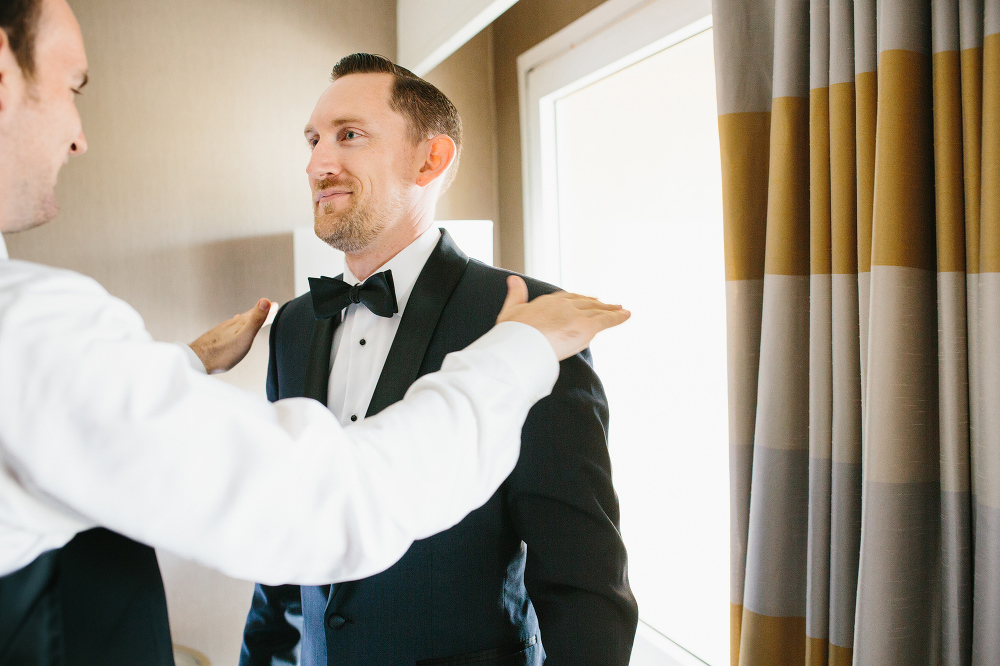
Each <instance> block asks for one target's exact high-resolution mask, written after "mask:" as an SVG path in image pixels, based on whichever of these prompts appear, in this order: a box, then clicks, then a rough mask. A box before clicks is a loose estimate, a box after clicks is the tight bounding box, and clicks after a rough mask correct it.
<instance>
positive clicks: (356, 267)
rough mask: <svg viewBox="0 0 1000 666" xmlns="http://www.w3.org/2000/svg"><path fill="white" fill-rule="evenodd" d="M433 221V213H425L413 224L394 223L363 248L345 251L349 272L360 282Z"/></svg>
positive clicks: (417, 236) (419, 234)
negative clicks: (357, 250) (389, 230)
mask: <svg viewBox="0 0 1000 666" xmlns="http://www.w3.org/2000/svg"><path fill="white" fill-rule="evenodd" d="M433 222H434V215H433V213H432V214H431V215H425V216H423V217H422V218H421V219H420V220H418V221H416V222H415V223H413V224H405V225H394V227H393V230H392V231H391V232H390V233H387V234H383V235H382V236H381V237H379V238H377V239H376V240H375V241H374V242H372V243H371V244H370V245H368V246H367V247H366V248H364V249H363V250H361V251H359V252H356V253H346V254H345V260H346V261H347V267H348V268H349V269H351V273H352V274H353V275H354V277H356V278H357V279H358V280H361V281H362V282H363V281H365V280H367V279H368V277H369V276H371V275H372V274H373V273H374V272H375V271H377V270H378V269H379V268H381V267H382V266H384V265H385V264H386V263H387V262H388V261H389V260H390V259H392V258H393V257H395V256H396V255H397V254H399V253H400V252H402V251H403V250H405V249H406V248H407V247H409V246H410V244H411V243H412V242H413V241H415V240H417V239H418V238H420V236H421V235H422V234H423V233H424V232H425V231H427V228H428V227H430V226H431V224H432V223H433Z"/></svg>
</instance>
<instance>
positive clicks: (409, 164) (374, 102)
mask: <svg viewBox="0 0 1000 666" xmlns="http://www.w3.org/2000/svg"><path fill="white" fill-rule="evenodd" d="M392 81H393V79H392V76H391V75H389V74H351V75H348V76H345V77H343V78H340V79H337V80H336V81H334V82H333V83H332V84H330V86H329V87H328V88H327V89H326V91H324V92H323V94H322V95H321V96H320V98H319V101H318V102H317V103H316V108H315V109H314V110H313V113H312V116H311V117H310V119H309V124H308V125H307V126H306V130H305V134H306V141H307V142H308V143H309V146H310V147H311V150H312V157H311V158H310V160H309V165H308V167H307V169H306V170H307V171H308V173H309V185H310V186H311V188H312V192H313V211H314V214H315V218H316V224H315V228H316V235H317V236H319V237H320V238H321V239H323V240H324V241H326V242H327V243H329V244H330V245H332V246H333V247H335V248H337V249H339V250H342V251H344V252H347V253H359V252H362V251H364V250H365V249H366V248H368V247H369V246H370V245H371V244H372V242H373V241H375V240H376V239H378V238H379V236H380V235H381V234H382V233H383V232H384V231H386V230H387V229H389V228H391V227H392V226H393V225H395V224H396V223H398V222H399V221H400V219H401V218H402V217H403V216H404V213H405V212H406V211H407V209H408V207H409V206H410V201H411V195H412V193H413V191H414V189H415V188H417V185H416V184H415V182H414V180H413V178H412V175H413V173H414V164H415V160H416V146H415V145H414V143H413V141H412V139H411V138H410V135H409V123H408V121H407V120H406V118H404V117H403V116H401V115H399V114H398V113H396V112H395V111H393V110H392V109H391V108H390V107H389V99H390V93H391V88H392Z"/></svg>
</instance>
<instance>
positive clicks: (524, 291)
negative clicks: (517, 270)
mask: <svg viewBox="0 0 1000 666" xmlns="http://www.w3.org/2000/svg"><path fill="white" fill-rule="evenodd" d="M527 302H528V285H526V284H525V283H524V280H523V279H521V278H520V277H518V276H517V275H510V276H508V277H507V298H505V299H504V302H503V307H502V308H501V309H500V315H499V316H498V317H497V321H505V320H506V319H507V316H508V315H509V314H510V311H511V310H513V309H514V308H515V307H517V306H518V305H524V304H525V303H527Z"/></svg>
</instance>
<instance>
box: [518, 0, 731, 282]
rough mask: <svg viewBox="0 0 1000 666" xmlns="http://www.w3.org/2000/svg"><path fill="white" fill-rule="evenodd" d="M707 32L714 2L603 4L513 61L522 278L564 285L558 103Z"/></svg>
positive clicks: (615, 0)
mask: <svg viewBox="0 0 1000 666" xmlns="http://www.w3.org/2000/svg"><path fill="white" fill-rule="evenodd" d="M711 27H712V3H711V0H608V1H607V2H605V3H604V4H602V5H599V6H598V7H597V8H596V9H594V10H593V11H591V12H590V13H588V14H586V15H584V16H583V17H581V18H579V19H578V20H576V21H575V22H573V23H571V24H570V25H568V26H567V27H565V28H564V29H562V30H561V31H559V32H557V33H556V34H555V35H552V36H551V37H549V38H548V39H546V40H545V41H543V42H541V43H540V44H538V45H537V46H535V47H533V48H531V49H530V50H528V51H525V52H524V53H523V54H521V55H520V56H518V58H517V82H518V93H519V95H518V98H519V100H520V111H521V162H522V167H521V177H522V187H523V192H524V195H523V196H524V264H525V272H526V273H527V274H529V275H531V276H533V277H537V278H540V279H542V280H545V281H547V282H552V283H554V284H561V283H562V276H561V267H560V258H559V204H558V199H557V196H556V192H557V189H556V188H557V182H558V180H557V177H558V174H557V171H556V131H555V107H556V101H558V100H559V99H560V98H562V97H565V96H567V95H570V94H572V93H574V92H576V91H577V90H580V89H581V88H584V87H586V86H588V85H590V84H591V83H594V82H595V81H598V80H600V79H602V78H604V77H606V76H608V75H610V74H613V73H615V72H617V71H619V70H621V69H624V68H626V67H628V66H629V65H633V64H635V63H637V62H639V61H640V60H643V59H644V58H647V57H649V56H651V55H653V54H655V53H658V52H659V51H662V50H663V49H666V48H669V47H671V46H673V45H674V44H677V43H679V42H682V41H684V40H685V39H687V38H689V37H692V36H694V35H696V34H698V33H700V32H703V31H705V30H707V29H709V28H711Z"/></svg>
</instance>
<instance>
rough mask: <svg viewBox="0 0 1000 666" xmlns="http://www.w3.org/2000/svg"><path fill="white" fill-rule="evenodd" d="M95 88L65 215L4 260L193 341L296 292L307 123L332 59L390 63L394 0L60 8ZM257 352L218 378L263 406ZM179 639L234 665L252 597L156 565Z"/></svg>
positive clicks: (116, 0)
mask: <svg viewBox="0 0 1000 666" xmlns="http://www.w3.org/2000/svg"><path fill="white" fill-rule="evenodd" d="M70 4H71V6H72V7H73V9H74V10H75V11H76V13H77V16H78V18H79V20H80V23H81V26H82V28H83V33H84V37H85V39H86V42H87V47H88V55H89V58H90V78H91V83H90V84H89V85H88V86H87V89H86V91H85V94H84V95H83V97H82V98H80V100H79V106H80V110H81V114H82V116H83V121H84V127H85V131H86V133H87V137H88V139H89V142H90V152H89V153H88V154H87V155H85V156H83V157H82V158H77V159H74V160H73V161H72V162H71V163H70V164H69V165H68V166H67V167H66V168H65V169H64V173H63V175H62V177H61V182H60V184H59V188H58V195H59V201H60V203H61V206H62V213H61V214H60V216H59V218H58V219H57V220H56V221H55V222H53V223H51V224H50V225H48V226H46V227H43V228H40V229H37V230H34V231H30V232H26V233H23V234H17V235H9V236H7V237H6V240H7V243H8V245H9V249H10V253H11V256H13V257H15V258H22V259H30V260H34V261H41V262H44V263H48V264H54V265H57V266H64V267H68V268H72V269H75V270H78V271H80V272H83V273H86V274H88V275H91V276H93V277H95V278H97V279H98V280H99V281H100V282H101V283H102V284H103V285H104V286H105V287H107V289H108V290H109V291H110V292H111V293H112V294H115V295H117V296H121V297H122V298H124V299H125V300H127V301H128V302H129V303H131V304H133V305H134V306H135V307H136V308H137V309H138V311H139V312H140V313H141V314H142V315H143V317H144V318H145V319H146V323H147V325H148V327H149V329H150V331H151V332H152V333H153V335H154V336H155V337H157V338H159V339H165V340H184V341H188V340H191V339H192V338H194V337H195V336H197V335H198V334H199V333H200V332H202V331H203V330H204V329H206V328H207V327H209V326H210V325H213V324H215V323H217V322H218V321H220V320H221V319H224V318H226V317H229V316H231V315H233V314H234V313H236V312H238V311H242V310H245V309H247V308H249V307H250V306H251V305H252V304H253V303H254V301H255V299H256V298H257V297H259V296H269V297H271V298H273V299H276V300H286V299H288V298H290V297H291V295H292V266H291V237H290V235H289V233H288V232H289V231H290V230H291V229H292V228H293V227H295V226H302V225H311V223H312V215H311V209H310V205H309V190H308V185H307V182H306V177H305V171H304V170H305V164H306V160H307V159H308V152H307V149H306V147H305V142H304V140H303V138H302V127H303V126H304V125H305V122H306V120H307V119H308V116H309V114H310V112H311V110H312V107H313V104H314V102H315V100H316V98H317V96H318V95H319V93H320V92H321V91H322V89H323V88H324V87H325V85H326V82H327V80H328V77H329V72H330V68H331V67H332V65H333V63H334V62H335V61H336V60H337V59H338V58H340V57H341V56H343V55H346V54H347V53H350V52H353V51H358V50H365V51H374V52H379V53H384V54H387V55H389V56H393V55H394V53H395V38H396V25H395V24H396V19H395V16H396V13H395V2H394V1H393V0H285V1H284V2H273V0H211V2H206V1H205V0H172V1H171V2H149V1H148V0H70ZM261 342H266V340H263V341H262V340H258V344H257V345H256V349H255V351H254V352H252V355H251V357H250V358H249V359H248V360H247V361H246V362H245V363H244V365H242V366H240V368H239V369H238V371H236V372H234V373H233V374H232V375H231V376H229V377H228V381H231V382H233V383H236V384H239V385H243V386H245V387H247V388H250V389H252V390H255V391H257V392H260V393H262V388H263V377H264V370H265V365H266V353H267V350H266V344H260V343H261ZM161 563H162V567H163V570H164V578H165V581H166V584H167V593H168V601H169V605H170V614H171V624H172V627H173V632H174V639H175V641H177V642H179V643H183V644H186V645H189V646H191V647H194V648H196V649H198V650H201V651H202V652H205V653H206V654H208V656H209V657H210V658H211V659H212V662H213V664H215V665H216V666H218V665H225V664H235V663H236V661H237V658H238V654H239V640H240V634H241V630H242V626H243V619H244V618H245V613H246V609H247V608H248V606H249V601H250V593H251V589H252V588H251V586H250V584H249V583H246V582H243V581H232V580H230V579H226V578H224V577H222V576H220V575H218V574H215V573H213V572H209V571H207V570H204V569H201V568H200V567H196V566H194V565H191V564H188V563H185V562H182V561H180V560H178V559H177V558H175V557H172V556H170V555H167V554H164V553H161Z"/></svg>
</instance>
